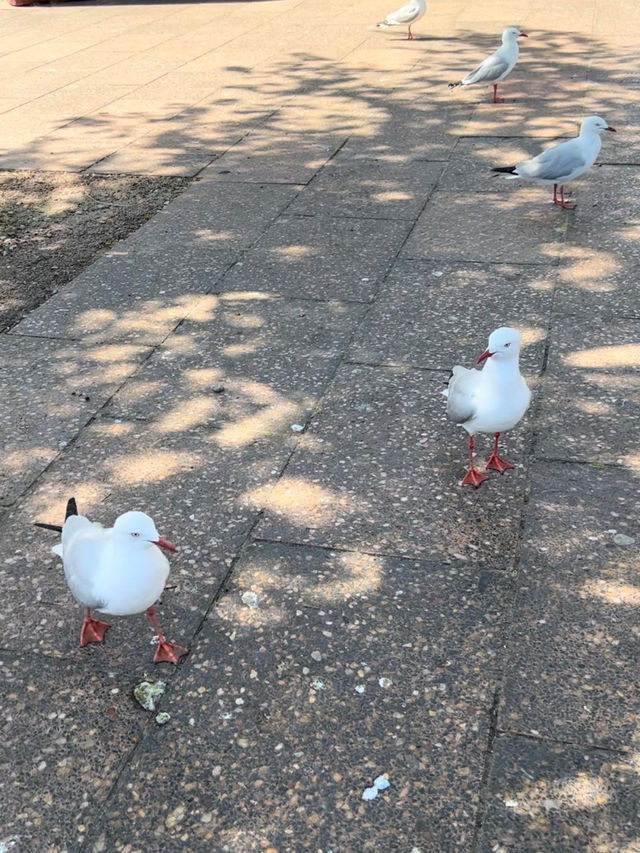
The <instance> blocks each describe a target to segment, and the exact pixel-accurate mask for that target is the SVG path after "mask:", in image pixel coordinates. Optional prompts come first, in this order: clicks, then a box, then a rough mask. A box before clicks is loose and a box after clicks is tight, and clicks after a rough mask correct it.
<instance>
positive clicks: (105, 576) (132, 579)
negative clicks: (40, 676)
mask: <svg viewBox="0 0 640 853" xmlns="http://www.w3.org/2000/svg"><path fill="white" fill-rule="evenodd" d="M36 524H37V526H38V527H45V528H47V529H50V530H58V531H60V532H61V534H62V541H61V542H60V544H59V545H56V546H54V548H53V549H52V550H53V553H54V554H57V555H58V556H59V557H61V558H62V563H63V566H64V574H65V577H66V579H67V585H68V587H69V589H70V590H71V594H72V595H73V597H74V598H75V599H76V601H77V602H78V603H79V604H82V605H83V607H84V621H83V623H82V629H81V631H80V644H81V645H82V646H86V645H87V643H100V642H102V640H103V639H104V635H105V632H106V631H107V629H108V628H109V627H110V626H109V625H108V624H107V623H106V622H101V621H100V620H98V619H93V618H92V617H91V608H93V609H94V610H98V611H99V612H100V613H110V614H112V615H113V616H131V615H133V614H136V613H142V612H144V611H146V612H147V615H148V617H149V619H150V620H151V624H152V625H153V627H154V629H155V631H156V635H157V640H158V648H157V649H156V653H155V655H154V658H153V660H154V663H161V662H167V663H178V660H179V659H180V658H181V657H182V655H185V654H186V653H187V649H184V648H182V646H177V645H175V644H173V643H169V642H167V640H166V638H165V636H164V634H163V632H162V628H161V627H160V625H159V624H158V622H157V620H156V616H155V611H154V609H153V605H154V604H155V602H156V601H157V600H158V599H159V598H160V596H161V595H162V591H163V589H164V586H165V583H166V582H167V578H168V576H169V561H168V560H167V558H166V557H165V556H164V554H163V553H162V551H161V550H160V549H161V548H162V549H164V550H165V551H172V552H175V551H176V548H175V547H174V546H173V545H172V544H171V543H170V542H167V540H166V539H163V538H162V537H161V536H159V535H158V531H157V530H156V527H155V524H154V523H153V521H152V520H151V519H150V518H149V516H148V515H145V513H143V512H125V513H124V515H121V516H119V517H118V518H117V519H116V522H115V524H114V525H113V527H110V528H104V527H103V526H102V525H101V524H98V523H97V522H92V521H89V519H88V518H85V517H84V516H83V515H78V508H77V506H76V502H75V500H74V499H73V498H71V499H70V500H69V502H68V503H67V511H66V515H65V522H64V525H63V526H62V527H58V526H56V525H52V524H41V523H39V522H36Z"/></svg>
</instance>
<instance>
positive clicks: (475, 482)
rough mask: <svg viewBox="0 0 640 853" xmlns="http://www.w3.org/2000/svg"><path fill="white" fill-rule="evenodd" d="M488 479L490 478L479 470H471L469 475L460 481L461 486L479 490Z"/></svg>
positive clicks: (468, 472)
mask: <svg viewBox="0 0 640 853" xmlns="http://www.w3.org/2000/svg"><path fill="white" fill-rule="evenodd" d="M488 479H489V478H488V477H487V475H486V474H483V473H482V471H478V469H477V468H469V470H468V471H467V473H466V474H465V475H464V477H463V478H462V480H461V481H460V485H461V486H474V487H475V488H476V489H477V488H478V487H479V486H480V484H481V483H484V481H485V480H488Z"/></svg>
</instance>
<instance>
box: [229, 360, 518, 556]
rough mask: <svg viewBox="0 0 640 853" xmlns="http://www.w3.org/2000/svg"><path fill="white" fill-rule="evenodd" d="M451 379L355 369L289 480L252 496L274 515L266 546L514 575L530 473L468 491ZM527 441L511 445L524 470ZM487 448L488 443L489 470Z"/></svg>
mask: <svg viewBox="0 0 640 853" xmlns="http://www.w3.org/2000/svg"><path fill="white" fill-rule="evenodd" d="M446 377H447V374H446V373H444V372H442V373H439V372H428V373H425V372H424V371H421V370H402V369H396V370H394V369H386V368H371V367H364V366H353V365H345V366H344V367H343V368H342V369H341V370H340V371H339V372H338V374H337V376H336V379H335V382H334V384H333V386H332V388H331V391H330V392H329V393H328V394H327V395H326V396H325V400H324V402H323V406H322V410H321V412H320V413H319V414H318V415H317V416H316V417H315V418H314V420H313V421H312V422H311V425H310V426H309V428H308V429H307V432H306V439H307V440H306V442H305V444H304V445H301V446H300V447H299V448H298V449H297V451H296V452H295V453H294V455H293V457H292V459H291V461H290V463H289V464H288V466H287V470H286V474H285V476H284V477H282V478H280V479H279V480H278V481H277V482H276V481H273V483H272V484H271V485H270V487H267V488H264V489H260V490H257V491H254V492H248V493H247V494H246V495H245V496H244V500H245V501H246V502H247V503H248V504H249V505H250V506H255V507H259V508H260V509H261V510H263V518H262V521H261V522H260V524H259V526H258V528H257V535H258V536H260V537H262V538H266V539H274V540H278V541H284V542H297V543H300V544H311V545H321V546H323V547H334V548H346V549H352V548H353V546H354V543H356V542H357V543H358V547H359V548H361V549H362V550H366V551H372V552H376V553H383V554H393V555H401V556H407V557H419V558H421V559H438V560H442V559H444V560H447V561H450V562H452V563H453V564H456V563H457V561H459V564H464V565H467V564H480V565H482V566H485V567H490V568H496V569H509V568H510V567H511V565H512V563H513V558H514V553H515V548H516V541H517V518H518V517H519V515H520V506H519V496H520V495H521V494H522V490H523V488H524V475H523V471H522V468H519V470H517V471H515V472H509V473H510V474H514V476H508V475H507V476H502V477H501V476H496V477H492V478H491V482H490V483H486V484H484V485H483V486H482V490H483V491H476V490H475V489H472V488H470V487H464V488H463V487H462V486H460V485H459V483H460V480H461V479H462V476H463V475H464V472H465V465H466V448H467V441H466V434H465V433H463V431H462V430H461V429H460V428H457V427H455V426H454V425H453V424H450V423H449V422H448V421H447V420H446V417H445V414H444V399H443V397H442V396H441V394H440V391H441V390H442V388H443V387H444V383H445V381H446ZM522 436H523V427H522V426H521V427H520V428H519V430H518V431H517V432H515V433H511V434H510V435H509V436H508V438H507V439H506V442H505V453H506V455H507V458H509V459H511V460H512V461H514V462H515V464H517V465H518V466H521V465H523V463H524V462H525V461H526V456H525V453H524V450H523V446H522ZM488 448H489V439H488V438H486V439H485V438H479V439H478V441H477V452H478V464H480V463H481V462H483V460H485V459H486V454H487V453H488ZM487 486H488V488H486V487H487Z"/></svg>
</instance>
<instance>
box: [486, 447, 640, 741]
mask: <svg viewBox="0 0 640 853" xmlns="http://www.w3.org/2000/svg"><path fill="white" fill-rule="evenodd" d="M531 490H532V495H533V499H532V503H531V504H530V508H529V510H528V511H527V513H526V519H525V528H524V534H523V545H522V559H521V568H520V577H519V592H518V598H517V601H516V605H515V608H514V620H513V623H512V625H511V628H510V631H509V634H510V636H509V639H508V650H507V654H506V657H505V660H506V672H505V684H504V691H503V697H502V700H501V705H500V715H499V719H498V724H499V726H500V728H502V729H507V730H511V731H516V732H523V733H526V734H528V735H533V736H536V737H537V736H539V735H542V736H543V737H549V738H553V739H554V740H559V741H567V742H569V741H570V742H572V743H579V744H595V745H597V746H601V747H609V748H615V749H626V750H631V751H633V750H637V748H638V703H637V697H636V693H635V689H634V688H633V686H632V685H633V684H634V683H635V668H636V661H637V656H638V640H637V637H636V636H635V625H636V621H637V607H638V587H637V583H636V582H637V567H638V561H639V559H640V543H639V542H638V541H634V539H635V536H636V532H637V531H636V526H635V518H636V517H637V510H638V508H639V505H640V499H639V497H638V488H637V479H636V476H635V475H634V472H633V471H631V470H629V469H628V468H595V467H593V466H589V465H570V464H555V465H552V464H542V463H540V464H536V465H534V466H533V469H532V486H531ZM569 530H570V531H571V533H570V535H568V532H567V531H569ZM614 531H615V532H614ZM616 537H617V538H616ZM621 537H622V539H621ZM624 537H627V538H626V539H625V538H624ZM627 540H628V544H623V543H627Z"/></svg>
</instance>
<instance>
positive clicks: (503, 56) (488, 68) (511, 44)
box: [449, 27, 527, 104]
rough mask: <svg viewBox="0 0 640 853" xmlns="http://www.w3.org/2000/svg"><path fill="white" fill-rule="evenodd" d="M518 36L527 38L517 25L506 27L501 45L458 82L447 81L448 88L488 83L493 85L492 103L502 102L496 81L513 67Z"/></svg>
mask: <svg viewBox="0 0 640 853" xmlns="http://www.w3.org/2000/svg"><path fill="white" fill-rule="evenodd" d="M519 38H527V33H523V32H522V30H519V29H518V27H507V29H506V30H505V31H504V32H503V33H502V45H501V46H500V47H499V48H498V49H497V50H496V51H495V52H494V53H492V54H491V55H490V56H487V58H486V59H485V60H483V61H482V62H481V63H480V65H478V67H477V68H475V69H474V70H473V71H471V72H469V74H467V76H466V77H463V78H462V80H460V81H459V82H458V83H449V88H450V89H455V88H456V87H457V86H471V85H472V84H473V83H485V84H486V83H490V84H491V85H492V86H493V103H494V104H502V103H504V98H499V97H498V83H500V82H501V81H502V80H504V78H505V77H507V76H508V75H509V74H511V72H512V71H513V69H514V68H515V65H516V62H517V61H518V54H519V52H520V47H519V45H518V39H519Z"/></svg>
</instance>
